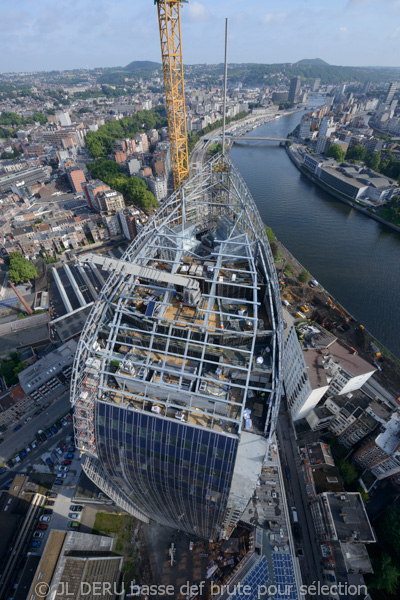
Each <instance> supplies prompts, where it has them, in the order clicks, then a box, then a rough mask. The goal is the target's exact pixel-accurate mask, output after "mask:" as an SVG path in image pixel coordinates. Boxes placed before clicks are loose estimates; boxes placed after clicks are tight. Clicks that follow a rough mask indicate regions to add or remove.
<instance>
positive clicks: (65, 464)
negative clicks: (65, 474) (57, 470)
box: [63, 460, 72, 467]
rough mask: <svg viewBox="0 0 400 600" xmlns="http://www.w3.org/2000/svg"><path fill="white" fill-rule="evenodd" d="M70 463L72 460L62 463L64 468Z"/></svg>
mask: <svg viewBox="0 0 400 600" xmlns="http://www.w3.org/2000/svg"><path fill="white" fill-rule="evenodd" d="M71 463H72V460H64V461H63V465H64V466H65V467H66V466H67V465H70V464H71Z"/></svg>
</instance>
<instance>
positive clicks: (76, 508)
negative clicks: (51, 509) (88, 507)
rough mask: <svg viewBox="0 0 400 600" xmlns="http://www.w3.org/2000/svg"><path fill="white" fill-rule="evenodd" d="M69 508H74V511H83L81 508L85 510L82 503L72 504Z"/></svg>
mask: <svg viewBox="0 0 400 600" xmlns="http://www.w3.org/2000/svg"><path fill="white" fill-rule="evenodd" d="M69 510H72V512H81V510H83V506H81V505H80V504H71V506H70V507H69Z"/></svg>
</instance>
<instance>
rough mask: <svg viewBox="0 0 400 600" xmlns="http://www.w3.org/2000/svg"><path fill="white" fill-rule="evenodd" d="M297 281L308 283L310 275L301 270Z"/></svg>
mask: <svg viewBox="0 0 400 600" xmlns="http://www.w3.org/2000/svg"><path fill="white" fill-rule="evenodd" d="M298 279H299V281H300V283H308V281H309V279H310V273H309V272H308V271H306V270H305V269H303V270H302V272H301V273H300V275H299V278H298Z"/></svg>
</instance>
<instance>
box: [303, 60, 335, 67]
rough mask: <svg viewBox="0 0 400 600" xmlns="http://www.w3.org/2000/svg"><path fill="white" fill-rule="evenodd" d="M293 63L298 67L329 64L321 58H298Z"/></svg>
mask: <svg viewBox="0 0 400 600" xmlns="http://www.w3.org/2000/svg"><path fill="white" fill-rule="evenodd" d="M295 64H296V65H297V66H299V67H317V66H322V65H325V66H327V67H329V66H330V65H329V63H327V62H325V61H324V60H322V58H303V59H302V60H298V61H297V63H295Z"/></svg>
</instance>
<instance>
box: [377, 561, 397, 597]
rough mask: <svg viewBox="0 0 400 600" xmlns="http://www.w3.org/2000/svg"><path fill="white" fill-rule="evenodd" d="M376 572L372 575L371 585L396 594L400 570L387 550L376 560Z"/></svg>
mask: <svg viewBox="0 0 400 600" xmlns="http://www.w3.org/2000/svg"><path fill="white" fill-rule="evenodd" d="M374 571H375V572H374V574H373V575H372V576H371V577H370V585H371V586H372V587H374V588H376V589H377V590H384V591H386V592H387V593H388V594H393V595H394V594H396V593H397V590H398V588H399V579H400V570H399V568H398V567H397V566H396V565H394V564H393V563H392V559H391V557H390V556H389V554H387V553H386V552H383V553H382V555H381V556H380V557H379V559H377V560H376V561H374Z"/></svg>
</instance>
